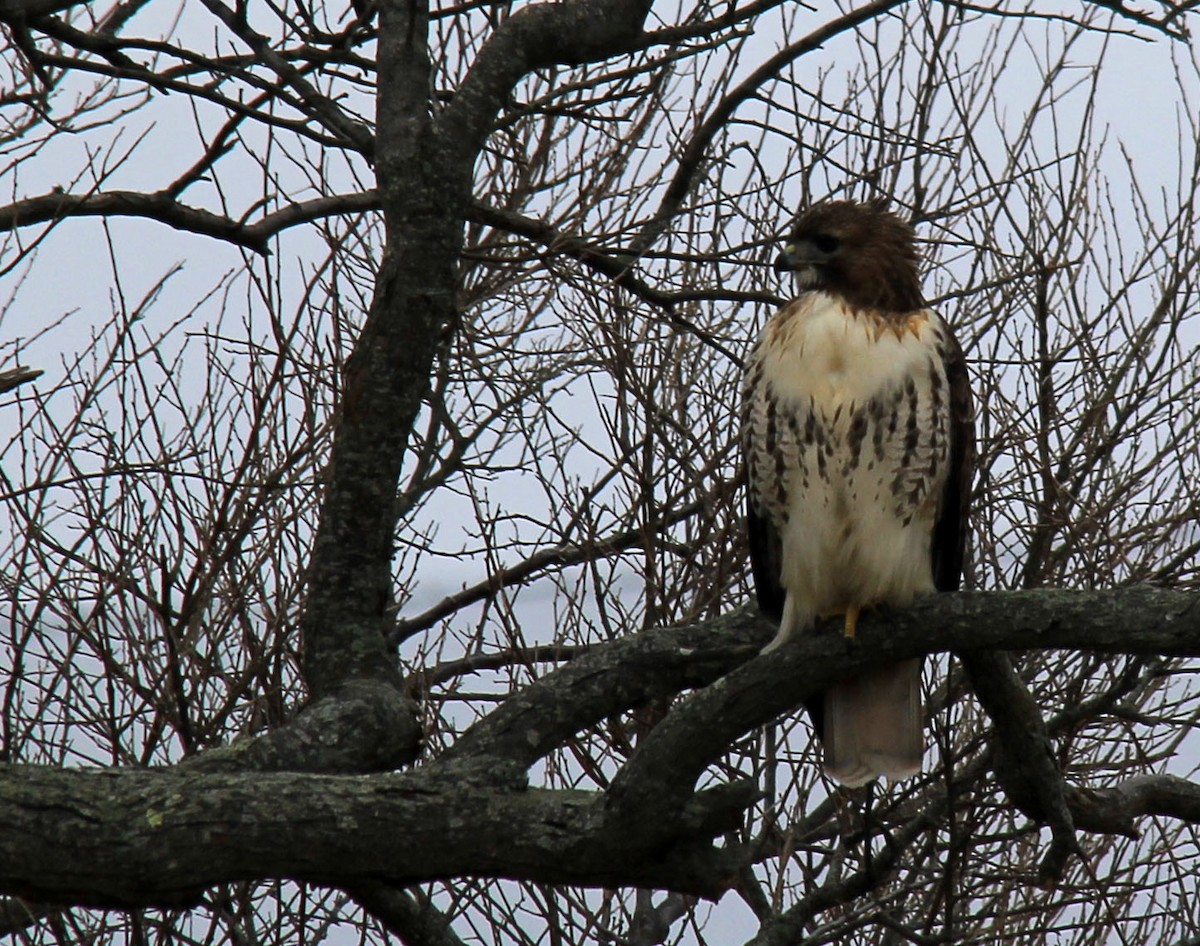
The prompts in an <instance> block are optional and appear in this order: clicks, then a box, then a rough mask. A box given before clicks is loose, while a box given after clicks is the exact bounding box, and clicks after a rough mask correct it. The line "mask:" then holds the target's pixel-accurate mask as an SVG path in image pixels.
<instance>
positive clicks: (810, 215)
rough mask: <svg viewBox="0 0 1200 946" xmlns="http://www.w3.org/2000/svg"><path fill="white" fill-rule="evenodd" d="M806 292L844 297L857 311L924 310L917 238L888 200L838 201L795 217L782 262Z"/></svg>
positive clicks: (778, 266)
mask: <svg viewBox="0 0 1200 946" xmlns="http://www.w3.org/2000/svg"><path fill="white" fill-rule="evenodd" d="M775 269H776V271H778V272H787V271H790V272H792V273H793V274H794V275H795V279H796V285H797V286H798V287H799V288H800V289H801V290H810V289H816V290H821V291H824V292H829V293H833V294H836V295H840V296H842V297H843V298H845V300H846V301H847V302H848V303H849V304H850V305H852V306H855V307H856V308H868V309H876V310H879V311H882V312H893V313H907V312H912V311H914V310H916V309H920V308H921V307H922V305H923V303H922V301H921V281H920V276H919V275H918V273H917V247H916V234H915V233H914V232H913V228H912V227H911V226H910V225H909V224H908V223H906V222H905V221H903V220H901V219H900V218H899V217H897V216H896V215H895V214H894V213H892V212H891V211H890V210H888V209H887V205H886V202H884V201H871V202H869V203H865V204H859V203H855V202H854V201H850V200H833V201H828V202H826V203H822V204H815V205H814V206H812V207H810V208H808V209H807V210H805V211H804V212H802V213H801V214H800V216H799V217H797V218H796V226H795V229H794V230H793V231H792V235H791V237H790V238H789V239H788V241H787V245H786V246H785V247H784V250H783V252H782V253H780V254H779V258H778V259H776V260H775Z"/></svg>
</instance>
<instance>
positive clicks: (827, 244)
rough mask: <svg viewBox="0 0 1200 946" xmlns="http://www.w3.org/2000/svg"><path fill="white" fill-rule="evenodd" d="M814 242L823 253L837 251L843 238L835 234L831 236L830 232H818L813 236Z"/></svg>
mask: <svg viewBox="0 0 1200 946" xmlns="http://www.w3.org/2000/svg"><path fill="white" fill-rule="evenodd" d="M812 241H813V244H814V245H815V246H816V248H817V249H818V250H820V251H821V252H822V253H836V252H837V248H838V247H839V246H841V242H842V241H841V240H839V239H838V238H837V237H835V236H830V235H829V234H828V233H818V234H817V235H816V236H814V237H813V238H812Z"/></svg>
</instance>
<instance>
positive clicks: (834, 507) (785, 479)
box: [742, 201, 974, 786]
mask: <svg viewBox="0 0 1200 946" xmlns="http://www.w3.org/2000/svg"><path fill="white" fill-rule="evenodd" d="M775 267H776V269H777V270H780V271H790V272H791V273H792V274H793V276H794V278H795V282H796V285H797V287H798V288H799V290H800V295H799V296H798V297H797V298H795V299H793V300H792V301H791V302H789V303H788V304H787V305H785V306H784V307H783V308H782V309H780V310H779V311H778V312H776V313H775V315H774V316H772V317H771V319H770V321H768V322H767V324H766V326H765V327H764V329H763V332H762V335H761V336H760V337H759V339H758V343H757V344H756V346H755V348H754V351H753V353H752V354H751V356H750V359H749V362H748V363H747V366H746V376H745V380H744V387H743V404H742V446H743V449H744V451H745V458H746V476H747V487H748V489H747V497H748V509H747V513H748V514H747V526H748V530H749V538H750V553H751V562H752V566H753V572H754V582H755V587H756V590H757V595H758V601H759V606H760V607H761V608H762V610H763V611H764V612H765V613H766V614H768V615H769V616H771V617H772V618H775V619H778V620H779V633H778V635H777V636H776V637H775V639H774V640H773V641H772V642H771V643H770V644H769V645H767V647H766V648H765V649H764V651H763V653H768V652H770V651H773V650H775V649H776V648H778V647H780V646H782V645H783V644H784V643H785V642H786V641H787V640H788V639H789V638H790V637H791V636H792V635H793V634H795V633H797V632H804V631H808V630H810V629H811V628H812V626H813V624H814V622H815V621H816V620H817V618H819V617H826V616H830V615H844V616H845V618H844V629H845V634H846V636H847V637H853V636H854V630H855V624H856V622H857V620H858V615H859V612H860V611H861V610H863V609H866V608H872V607H875V606H878V605H883V606H888V607H903V606H905V605H907V604H909V603H910V602H911V601H912V600H913V598H914V597H915V596H917V595H921V594H925V593H927V592H932V591H934V590H938V591H952V590H955V589H957V588H958V586H959V581H960V577H961V574H962V563H963V550H964V542H965V537H966V518H967V504H968V501H969V487H970V478H971V468H972V466H973V464H974V421H973V409H972V404H971V392H970V387H969V384H968V379H967V369H966V364H965V362H964V359H963V353H962V349H961V347H959V344H958V342H957V341H956V340H955V338H954V335H953V334H952V333H951V331H950V329H949V327H948V326H947V325H946V323H945V322H944V321H943V320H942V319H941V317H940V316H938V315H937V313H935V312H933V311H931V310H930V309H928V308H926V307H925V304H924V302H923V301H922V296H921V285H920V277H919V274H918V271H917V250H916V246H915V235H914V232H913V229H912V227H911V226H910V225H909V224H908V223H906V222H904V221H903V220H901V219H900V218H899V217H897V216H896V215H895V214H893V213H891V212H889V211H888V209H887V207H886V203H884V202H879V201H874V202H871V203H865V204H864V203H854V202H851V201H830V202H826V203H820V204H816V205H814V206H812V207H811V208H810V209H808V210H806V211H805V212H803V213H801V214H800V216H799V218H798V219H797V220H796V225H795V230H794V231H793V233H792V236H791V237H790V239H788V241H787V245H786V248H785V249H784V251H783V253H782V254H781V255H780V256H779V258H778V260H777V261H776V263H775ZM809 710H810V712H811V713H812V715H813V722H814V726H815V727H816V730H817V732H818V734H819V735H820V736H821V739H822V742H823V743H824V746H825V770H826V772H827V773H828V774H829V775H830V776H831V777H832V778H834V779H836V780H837V781H839V782H841V783H842V784H843V785H847V786H856V785H864V784H866V783H867V782H869V781H871V780H872V779H874V778H876V777H878V776H880V775H884V776H887V777H888V778H891V779H899V778H905V777H907V776H910V775H914V774H916V773H917V772H919V771H920V770H921V756H922V754H923V752H924V732H923V730H924V719H923V712H922V707H921V661H920V660H919V659H915V660H907V661H905V662H903V663H900V664H895V665H892V666H888V667H885V668H883V669H881V670H878V671H875V672H873V673H870V674H867V675H865V676H863V677H860V678H856V679H852V680H845V681H842V682H839V683H836V684H834V685H833V686H831V687H830V688H829V689H828V690H827V691H826V692H825V693H824V694H823V695H822V698H819V699H817V700H815V701H814V702H813V703H812V704H810V706H809Z"/></svg>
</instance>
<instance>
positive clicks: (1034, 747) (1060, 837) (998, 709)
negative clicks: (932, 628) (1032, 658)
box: [959, 651, 1082, 886]
mask: <svg viewBox="0 0 1200 946" xmlns="http://www.w3.org/2000/svg"><path fill="white" fill-rule="evenodd" d="M959 658H960V660H961V662H962V665H963V668H964V669H965V670H966V672H967V678H968V679H969V680H970V681H971V688H972V689H973V690H974V691H975V696H976V697H977V698H978V700H979V702H980V704H981V705H982V706H983V708H984V709H985V710H986V711H987V714H988V716H989V717H991V720H992V726H993V733H994V736H995V743H996V762H995V765H994V767H993V771H995V773H996V779H997V780H998V781H999V782H1000V784H1001V785H1002V786H1003V788H1004V792H1005V794H1006V795H1008V798H1009V800H1010V801H1011V802H1012V803H1013V804H1014V805H1016V807H1017V808H1019V809H1020V810H1021V811H1022V812H1024V813H1025V814H1026V815H1027V816H1028V817H1030V818H1032V819H1033V820H1034V821H1036V822H1038V823H1039V824H1046V825H1049V826H1050V831H1051V835H1052V840H1051V843H1050V850H1049V851H1048V852H1047V853H1046V857H1045V858H1044V859H1043V861H1042V866H1041V875H1042V882H1043V883H1044V884H1046V885H1048V886H1053V885H1054V884H1056V883H1057V882H1058V881H1059V880H1060V879H1061V878H1062V872H1063V869H1064V868H1065V867H1066V864H1067V859H1068V858H1069V857H1070V855H1072V854H1080V853H1082V851H1081V849H1080V847H1079V842H1078V840H1077V839H1076V837H1075V823H1074V818H1073V817H1072V814H1071V807H1070V805H1069V804H1068V802H1067V785H1066V782H1065V780H1064V779H1063V774H1062V771H1061V770H1060V769H1059V767H1058V763H1057V762H1056V761H1055V758H1054V746H1053V744H1052V743H1051V741H1050V735H1049V733H1048V732H1047V731H1046V723H1045V720H1043V719H1042V715H1041V712H1040V711H1039V710H1038V707H1037V703H1036V702H1035V701H1034V699H1033V697H1032V696H1031V695H1030V693H1029V690H1028V689H1027V688H1026V686H1025V684H1024V683H1022V682H1021V678H1020V677H1018V676H1017V672H1016V670H1014V669H1013V665H1012V661H1011V660H1010V659H1009V657H1008V655H1007V654H1005V653H1003V652H1001V651H982V652H979V653H964V654H961V655H959Z"/></svg>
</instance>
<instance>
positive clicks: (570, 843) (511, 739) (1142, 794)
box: [0, 587, 1200, 905]
mask: <svg viewBox="0 0 1200 946" xmlns="http://www.w3.org/2000/svg"><path fill="white" fill-rule="evenodd" d="M773 631H774V629H773V627H772V626H771V624H770V622H768V621H767V620H765V619H764V618H763V617H762V616H761V615H760V614H759V613H758V612H757V610H756V609H753V608H749V607H747V608H743V609H741V610H738V611H735V612H732V613H730V614H726V615H723V616H721V617H719V618H716V619H713V620H711V621H706V622H702V623H700V624H697V625H694V626H690V627H680V628H662V629H657V630H652V631H647V632H644V633H641V634H634V635H630V636H629V637H626V638H624V639H622V640H619V641H615V642H613V643H612V644H607V645H601V646H598V647H596V648H594V649H592V650H591V651H590V652H589V653H588V654H587V655H586V656H584V657H581V658H580V659H578V660H576V661H573V662H571V663H569V664H568V665H567V666H565V667H563V668H562V669H561V670H558V671H556V672H554V673H551V674H548V675H547V676H545V677H543V678H542V679H540V680H538V681H537V682H536V683H534V684H532V685H531V686H529V687H527V688H526V689H525V690H523V691H521V692H519V693H517V694H515V695H513V696H512V697H511V698H509V699H508V700H506V701H505V702H504V703H503V704H502V705H501V706H500V707H499V708H498V709H497V710H496V711H495V712H493V713H492V714H491V715H490V716H489V717H487V718H485V719H484V720H482V721H481V722H479V723H477V724H476V725H475V726H473V727H471V728H470V729H469V730H468V731H467V732H466V733H464V734H463V736H462V737H461V738H460V739H459V740H458V742H457V743H455V745H454V746H452V747H451V748H450V750H448V751H447V752H446V753H445V754H444V755H443V756H442V757H441V758H440V759H438V760H437V761H435V762H433V763H431V764H429V765H427V766H424V767H422V768H419V769H415V770H412V771H410V772H406V773H404V774H402V775H377V776H359V777H345V776H322V775H309V774H299V773H273V772H252V773H238V774H231V773H228V772H225V771H202V769H203V768H204V766H203V764H202V763H200V762H199V761H198V762H196V763H192V764H189V765H185V766H179V767H177V768H176V769H174V770H167V771H144V770H135V771H128V770H104V771H62V770H57V769H51V768H41V767H33V766H30V767H19V766H5V767H0V893H4V894H10V895H15V896H20V897H25V898H29V899H32V900H38V901H48V902H59V903H62V902H75V903H83V904H97V905H152V904H154V905H169V904H181V903H189V902H193V901H194V900H195V898H196V897H197V896H198V895H199V891H200V890H201V889H203V888H204V887H205V886H208V885H210V884H213V883H220V882H227V881H236V880H246V879H252V878H253V879H261V878H265V877H283V878H292V879H297V880H306V881H312V882H314V883H326V884H335V885H340V886H346V887H349V888H353V887H354V886H356V885H357V884H361V883H367V882H380V881H383V882H386V883H389V884H398V885H409V884H413V883H417V882H422V881H428V880H435V879H440V878H445V877H449V876H461V875H470V874H476V875H484V876H505V877H512V878H517V879H529V880H539V881H543V882H547V883H561V884H580V885H600V886H607V887H613V886H643V887H655V888H660V889H662V888H666V889H673V890H678V891H680V892H684V893H693V894H697V895H702V896H716V895H718V894H719V893H720V892H721V891H722V890H723V889H725V887H726V886H727V885H728V884H730V883H733V882H734V881H735V880H736V877H737V869H738V866H739V865H740V863H741V860H740V858H741V857H742V854H741V852H739V851H737V850H735V849H719V848H715V847H713V843H712V839H713V838H715V837H718V836H719V835H721V834H722V833H723V832H725V831H727V830H731V829H732V828H733V827H735V826H736V825H737V824H739V822H740V818H741V817H742V812H743V811H744V809H745V808H746V807H747V806H748V805H749V804H751V803H752V802H753V801H754V799H755V798H756V797H757V790H756V788H755V787H754V786H753V785H750V784H748V783H744V782H737V783H733V784H730V785H725V786H721V787H719V788H717V789H713V790H710V791H706V792H700V793H694V791H693V788H694V785H695V783H696V780H697V777H698V776H699V774H700V773H701V772H702V771H703V769H704V767H705V766H706V765H707V764H708V762H710V761H713V760H716V759H717V758H719V757H720V756H721V755H722V753H724V752H725V751H726V750H727V748H728V746H729V745H730V743H731V742H732V741H733V740H734V739H736V738H737V737H738V736H740V735H742V734H744V733H746V732H748V731H750V730H752V729H754V728H755V727H758V726H761V725H763V724H765V723H768V722H770V721H771V720H773V719H774V718H776V717H777V716H779V715H780V714H781V713H786V712H790V711H792V710H793V709H794V708H795V707H796V706H798V705H800V703H801V702H802V701H803V700H804V699H805V697H807V696H810V695H812V694H813V693H815V692H816V691H817V690H819V689H821V688H823V687H825V686H827V685H828V684H829V682H830V681H831V680H833V679H837V678H840V677H844V676H847V675H850V674H854V673H858V672H862V671H863V670H866V669H870V668H872V667H876V666H879V665H880V664H882V663H886V662H892V661H896V660H900V659H903V658H905V657H912V656H917V655H918V654H925V653H932V652H935V651H945V650H954V651H958V652H968V653H970V652H974V651H978V650H981V649H989V648H1032V647H1073V648H1079V649H1086V650H1093V651H1100V652H1111V653H1156V654H1163V655H1175V656H1184V655H1193V656H1194V655H1197V654H1200V593H1198V592H1185V591H1169V590H1164V589H1158V588H1147V587H1136V588H1126V589H1119V590H1115V591H1048V590H1042V591H1033V592H1019V593H1018V592H992V593H986V592H970V593H962V594H945V595H935V596H932V597H929V598H927V599H924V600H922V601H919V602H917V603H916V604H915V605H914V606H913V607H912V608H909V609H906V610H904V611H902V612H893V613H886V614H884V613H872V614H869V615H867V616H865V617H864V618H863V620H862V621H861V623H860V626H859V633H858V636H857V638H856V639H855V640H852V641H849V640H846V639H845V638H843V637H842V636H841V634H839V633H836V632H834V631H833V626H832V624H831V625H830V626H829V627H827V628H825V629H824V632H821V633H815V634H811V635H807V636H804V637H802V638H800V639H797V640H796V641H794V642H791V643H789V644H788V645H787V646H786V647H784V648H782V649H781V650H780V651H778V652H776V653H773V654H771V655H769V656H765V657H763V656H757V654H758V650H759V648H760V647H761V646H762V645H763V644H764V643H766V641H767V640H769V639H770V637H771V635H772V634H773ZM692 687H701V689H699V690H698V691H697V692H696V693H694V694H693V695H691V696H690V697H688V698H687V699H685V700H683V701H681V702H680V703H678V704H677V705H676V706H675V707H674V708H673V709H672V710H671V711H670V712H669V713H668V714H667V716H666V717H665V718H664V719H663V720H662V722H661V723H660V724H659V725H658V726H657V727H656V728H655V729H654V730H653V731H651V732H650V733H649V735H647V736H646V737H645V738H644V739H643V741H642V742H641V744H640V745H639V747H638V748H637V750H636V751H635V753H634V754H633V756H632V757H631V758H630V760H629V762H628V763H627V764H626V766H625V768H624V769H623V770H621V771H620V772H619V773H618V774H617V776H616V778H615V779H614V781H613V783H612V788H611V789H610V791H609V792H607V793H604V794H601V793H590V792H579V791H545V790H540V789H530V788H528V787H526V784H525V776H524V773H525V770H526V769H527V768H528V767H529V766H530V765H531V764H532V763H533V762H535V761H537V760H538V759H539V758H542V757H544V756H545V755H546V754H547V753H549V752H551V751H553V750H554V749H555V748H556V747H558V746H560V745H562V744H563V743H564V742H565V741H566V740H567V739H569V738H570V737H571V736H572V735H573V734H574V733H575V732H577V731H578V730H579V729H581V728H584V727H586V726H589V725H591V724H593V723H595V722H596V721H598V720H601V719H604V718H606V717H608V716H609V715H612V714H613V713H615V712H618V711H620V710H621V709H624V708H628V707H631V706H636V705H639V704H640V703H642V702H644V701H645V700H646V699H648V698H650V697H652V696H656V695H663V694H671V693H677V692H680V691H681V690H683V689H685V688H692ZM338 725H340V726H341V729H340V730H334V729H330V728H329V727H323V728H321V729H320V740H321V743H322V744H323V745H326V746H329V745H337V742H338V739H339V738H340V735H341V733H343V732H344V731H345V729H346V728H347V727H353V726H354V725H355V724H354V722H353V718H352V714H351V715H350V716H347V717H343V718H342V720H341V722H340V723H339V724H338ZM312 733H313V735H314V737H315V736H316V735H317V729H316V728H314V729H313V730H312ZM210 767H212V768H220V767H222V766H219V765H217V764H211V765H210ZM326 770H328V769H326ZM1068 797H1069V799H1070V801H1071V802H1072V804H1073V807H1072V812H1073V814H1075V815H1076V824H1077V825H1078V826H1079V827H1081V828H1082V829H1084V830H1109V829H1118V830H1120V831H1121V832H1122V833H1127V831H1128V830H1130V825H1131V824H1132V821H1133V819H1134V818H1136V817H1138V816H1140V815H1142V814H1147V813H1155V814H1169V815H1171V816H1174V817H1181V818H1185V819H1189V820H1190V819H1194V818H1195V819H1200V788H1197V787H1196V786H1194V785H1192V784H1191V783H1188V782H1185V781H1183V780H1173V779H1164V778H1162V777H1158V778H1153V779H1148V780H1147V779H1134V780H1130V781H1128V782H1125V783H1123V784H1122V785H1120V786H1117V787H1116V788H1113V789H1104V790H1090V789H1072V790H1071V791H1070V792H1069V793H1068ZM1084 809H1086V811H1085V810H1084ZM283 835H288V836H289V837H291V838H292V843H288V844H281V843H280V840H279V839H280V837H281V836H283ZM65 850H70V851H71V852H72V856H71V857H63V856H62V852H63V851H65ZM118 867H119V869H118Z"/></svg>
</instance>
